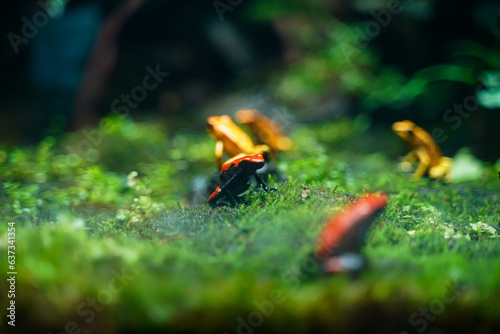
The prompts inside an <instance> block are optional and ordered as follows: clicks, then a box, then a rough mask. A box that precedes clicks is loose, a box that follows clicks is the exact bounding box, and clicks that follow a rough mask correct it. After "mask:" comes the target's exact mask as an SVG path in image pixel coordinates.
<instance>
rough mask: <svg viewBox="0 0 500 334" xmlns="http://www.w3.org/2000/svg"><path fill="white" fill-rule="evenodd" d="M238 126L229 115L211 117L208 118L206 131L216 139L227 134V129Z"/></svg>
mask: <svg viewBox="0 0 500 334" xmlns="http://www.w3.org/2000/svg"><path fill="white" fill-rule="evenodd" d="M233 126H236V124H234V123H233V121H232V120H231V117H229V116H228V115H221V116H210V117H209V118H207V124H206V127H205V128H206V130H207V132H208V134H209V135H210V136H212V137H214V138H217V137H219V136H221V135H222V134H223V133H225V132H227V129H230V128H231V127H233Z"/></svg>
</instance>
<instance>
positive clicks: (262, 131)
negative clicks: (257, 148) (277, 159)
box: [236, 109, 292, 154]
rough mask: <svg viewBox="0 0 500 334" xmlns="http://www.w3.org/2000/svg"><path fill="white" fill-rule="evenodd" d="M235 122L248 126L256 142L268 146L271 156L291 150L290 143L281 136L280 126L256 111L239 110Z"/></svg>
mask: <svg viewBox="0 0 500 334" xmlns="http://www.w3.org/2000/svg"><path fill="white" fill-rule="evenodd" d="M236 120H237V121H238V122H240V123H242V124H245V125H246V126H248V127H249V128H250V131H252V133H253V134H254V136H255V137H257V140H258V141H259V142H260V143H262V144H266V145H268V146H269V147H270V148H271V151H272V152H273V154H276V153H277V152H279V151H289V150H290V149H291V148H292V141H291V140H290V138H288V137H287V136H285V135H284V134H283V132H282V131H281V125H280V124H278V123H277V122H276V121H274V120H272V119H270V118H269V117H267V116H265V115H263V114H261V113H260V112H259V111H258V110H254V109H241V110H239V111H238V112H237V113H236Z"/></svg>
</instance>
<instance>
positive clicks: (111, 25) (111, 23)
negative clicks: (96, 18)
mask: <svg viewBox="0 0 500 334" xmlns="http://www.w3.org/2000/svg"><path fill="white" fill-rule="evenodd" d="M146 1H147V0H124V2H123V3H122V4H121V5H120V6H119V7H118V9H116V10H115V11H114V12H112V13H111V14H110V15H109V16H108V17H107V18H105V19H104V22H103V23H102V26H101V28H100V30H99V34H98V36H97V39H96V42H95V45H94V49H93V51H92V53H91V54H90V56H89V59H88V61H87V65H86V69H85V72H84V74H83V78H82V82H81V84H80V88H79V90H78V92H77V95H76V98H75V107H74V111H73V126H72V127H73V128H74V129H80V128H82V127H84V126H87V125H91V124H94V123H95V122H96V121H97V118H98V117H97V114H96V110H95V108H96V105H97V102H98V100H99V97H100V96H101V95H102V92H103V91H104V89H105V86H106V81H107V79H108V77H109V75H110V74H111V73H112V72H113V70H114V68H115V64H116V60H117V57H118V46H117V43H118V38H119V36H120V32H121V30H122V28H123V26H124V25H125V23H126V22H127V20H128V19H129V18H130V16H132V15H133V14H134V13H135V12H136V11H137V10H138V9H139V8H140V7H141V6H142V5H143V4H144V3H145V2H146Z"/></svg>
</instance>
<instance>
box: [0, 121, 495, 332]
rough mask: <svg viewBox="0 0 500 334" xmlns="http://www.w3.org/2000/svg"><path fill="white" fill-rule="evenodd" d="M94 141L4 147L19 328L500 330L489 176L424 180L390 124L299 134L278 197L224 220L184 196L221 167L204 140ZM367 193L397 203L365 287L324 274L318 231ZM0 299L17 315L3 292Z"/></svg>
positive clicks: (106, 126) (136, 132) (375, 239)
mask: <svg viewBox="0 0 500 334" xmlns="http://www.w3.org/2000/svg"><path fill="white" fill-rule="evenodd" d="M96 131H98V132H94V133H93V134H94V135H95V136H97V137H95V138H94V139H96V138H99V136H102V138H101V139H100V140H99V141H96V143H97V144H92V143H91V145H89V146H88V149H85V150H84V149H80V150H79V149H78V148H79V147H80V148H82V147H83V146H82V144H81V143H82V142H84V141H86V140H88V136H85V135H83V134H72V135H68V136H66V137H64V138H62V139H61V140H59V141H58V142H56V141H54V140H53V139H51V138H48V139H46V140H45V141H43V142H42V143H40V144H39V145H38V146H37V147H35V148H17V149H15V148H3V149H2V150H1V151H0V161H1V164H0V176H1V179H2V184H3V186H2V189H1V192H0V198H1V207H0V212H1V216H2V224H4V228H3V229H1V230H0V246H1V248H2V249H7V227H8V226H7V223H8V222H10V221H13V222H15V223H16V225H15V227H16V270H17V272H18V275H17V283H16V284H17V285H16V308H17V322H16V329H18V330H19V331H20V332H21V331H22V330H23V329H24V330H28V329H29V330H31V331H33V330H34V329H37V331H38V332H41V331H44V330H46V331H47V332H49V331H53V332H57V333H59V332H64V331H66V332H72V331H73V330H78V329H82V330H83V332H85V331H86V330H90V331H93V332H97V333H104V332H105V333H114V332H143V333H146V332H153V331H155V330H161V331H163V332H165V331H169V332H186V333H187V332H194V331H196V332H206V333H208V332H219V333H224V332H228V333H237V332H238V331H239V332H243V333H247V332H248V333H250V332H251V331H254V332H285V331H287V332H294V333H299V332H304V333H306V332H307V333H311V332H325V331H329V332H333V331H335V332H373V333H400V332H401V331H407V332H415V333H417V332H423V331H425V330H429V328H435V329H437V330H438V331H440V332H450V333H451V332H460V331H475V332H483V333H487V332H495V330H498V329H499V328H500V302H499V300H500V244H499V240H500V239H499V238H498V235H497V232H496V231H495V230H494V229H492V228H491V227H488V226H489V224H493V225H495V226H498V223H499V221H500V210H499V208H498V203H499V199H500V195H499V184H498V178H497V177H496V172H495V170H494V169H493V168H492V167H491V166H488V165H485V168H484V171H483V174H482V178H480V179H478V180H476V181H473V182H466V183H452V184H444V183H442V182H440V181H432V180H429V179H427V178H424V179H421V180H417V181H414V180H411V179H410V178H409V175H408V174H406V173H404V172H401V171H399V170H398V168H397V162H398V156H401V155H403V154H404V153H405V152H404V148H403V145H402V144H401V143H400V142H399V141H398V140H397V138H396V137H395V136H393V135H392V134H390V131H389V130H387V129H382V130H377V129H375V128H374V127H372V126H370V124H369V122H368V121H367V120H366V119H364V118H358V119H354V120H350V119H343V120H339V121H336V122H331V123H328V124H322V125H310V126H303V127H300V128H297V129H296V130H295V131H294V132H293V133H292V139H293V140H294V142H295V144H296V146H295V149H294V151H292V152H290V153H287V154H283V155H282V156H281V157H280V161H279V162H278V163H277V165H278V167H279V168H280V169H281V170H282V171H283V172H285V173H286V174H287V175H288V176H289V178H288V181H286V182H285V183H283V184H274V186H277V187H278V191H277V192H271V193H260V192H258V193H251V194H249V195H248V196H249V203H250V204H248V205H242V206H239V207H238V208H220V209H211V208H209V207H208V206H206V205H198V206H196V205H193V203H192V202H190V200H189V198H190V195H189V193H190V184H191V181H192V180H193V178H194V177H195V176H196V175H199V174H205V175H209V174H210V173H212V172H213V171H214V161H213V160H214V159H213V142H212V141H211V139H210V138H209V137H208V135H205V134H203V133H200V134H190V133H187V132H177V133H174V134H171V135H169V136H166V135H165V134H164V133H163V132H162V130H161V128H160V127H158V126H155V125H150V124H149V125H148V124H138V123H134V122H132V121H130V120H128V119H123V118H119V117H118V118H116V117H115V118H108V119H105V120H104V121H103V122H102V123H101V127H100V128H99V129H98V130H96ZM365 191H385V192H387V193H388V194H389V195H390V203H389V205H388V206H387V208H386V209H385V211H384V212H383V213H382V215H381V216H380V217H379V218H378V219H377V220H376V221H375V222H374V224H373V226H372V228H371V230H370V232H369V234H368V237H367V244H366V247H365V248H364V249H363V253H364V255H365V256H366V258H367V260H368V263H369V266H368V268H367V269H366V270H365V271H364V272H363V273H362V274H361V275H360V276H359V277H357V278H356V279H352V278H350V277H347V276H340V277H320V276H318V275H316V268H315V267H314V263H312V262H311V261H309V260H308V259H309V257H308V256H309V254H310V253H311V251H312V249H313V247H314V243H315V239H316V237H317V235H318V233H319V231H320V230H321V228H322V227H323V226H324V223H325V222H326V220H327V219H328V218H329V217H331V216H332V215H334V214H335V213H336V212H338V211H339V210H341V208H342V207H344V206H345V205H346V204H348V203H349V202H350V201H352V200H353V199H355V198H356V197H357V196H359V195H361V194H362V193H363V192H365ZM478 223H479V224H478ZM4 268H6V264H5V266H4ZM5 273H6V270H3V272H2V274H1V275H0V276H1V277H2V281H4V282H5V275H6V274H5ZM116 277H121V279H118V280H117V279H116ZM0 293H1V296H2V297H1V298H2V300H3V302H2V305H6V304H5V302H6V296H7V289H6V286H5V285H3V284H2V288H1V291H0ZM92 299H95V300H96V303H97V304H96V305H97V306H96V307H93V306H91V304H90V303H91V301H92ZM268 300H274V303H272V304H271V303H270V302H266V301H268ZM270 305H272V306H270ZM425 309H427V312H428V313H427V315H422V314H421V313H420V312H423V311H422V310H425ZM426 317H427V318H426ZM242 321H244V322H245V324H246V325H241V324H242ZM1 322H2V324H3V325H4V326H6V318H5V317H3V319H2V321H1ZM73 322H74V323H73ZM68 324H69V325H68ZM75 326H76V327H75ZM73 327H75V328H74V329H72V328H73ZM68 328H69V329H68Z"/></svg>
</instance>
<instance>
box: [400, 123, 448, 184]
mask: <svg viewBox="0 0 500 334" xmlns="http://www.w3.org/2000/svg"><path fill="white" fill-rule="evenodd" d="M392 131H394V133H395V134H397V135H398V136H399V137H401V138H402V139H403V140H405V141H406V142H407V143H408V144H409V145H410V147H411V148H412V150H411V151H410V153H408V155H406V157H405V158H404V159H403V161H402V162H401V164H400V167H401V169H403V170H405V171H411V170H412V169H413V164H414V163H415V162H416V161H417V160H418V166H417V168H416V170H415V172H414V173H413V175H412V178H413V179H420V178H421V177H422V176H424V175H425V174H426V173H428V174H429V177H431V178H433V179H442V180H443V181H445V182H450V181H451V166H452V162H453V160H452V159H451V158H448V157H443V156H442V154H441V150H440V149H439V146H438V145H437V144H436V142H435V141H434V139H433V138H432V136H431V135H430V134H429V133H428V132H427V131H425V130H424V129H422V128H421V127H419V126H417V125H416V124H415V123H413V122H412V121H409V120H405V121H400V122H395V123H394V124H393V125H392Z"/></svg>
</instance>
